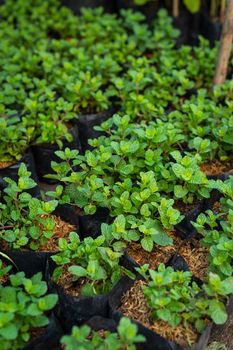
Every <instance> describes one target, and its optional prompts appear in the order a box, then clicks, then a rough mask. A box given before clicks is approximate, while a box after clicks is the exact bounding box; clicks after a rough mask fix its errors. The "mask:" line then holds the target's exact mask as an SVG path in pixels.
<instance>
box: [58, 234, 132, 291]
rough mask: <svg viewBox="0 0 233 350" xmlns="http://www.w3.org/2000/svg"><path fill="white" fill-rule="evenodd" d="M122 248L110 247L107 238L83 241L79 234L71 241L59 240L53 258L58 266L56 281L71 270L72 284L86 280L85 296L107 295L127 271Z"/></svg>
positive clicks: (71, 237)
mask: <svg viewBox="0 0 233 350" xmlns="http://www.w3.org/2000/svg"><path fill="white" fill-rule="evenodd" d="M121 256H122V252H121V245H115V246H113V247H112V248H111V247H109V245H108V243H107V242H106V239H105V237H104V236H102V235H100V236H99V237H97V238H96V239H93V238H91V237H86V238H84V240H83V241H81V240H80V238H79V236H78V234H77V233H76V232H71V233H70V235H69V240H66V239H65V238H60V239H59V252H58V253H57V254H56V255H53V256H52V259H53V260H54V261H55V263H56V264H57V265H58V267H57V268H56V269H55V271H54V274H53V275H54V279H55V280H56V281H57V280H58V279H59V277H60V276H61V274H62V272H64V271H65V269H66V270H68V272H69V273H70V274H71V275H72V276H73V281H74V282H75V281H77V280H78V279H79V278H80V277H83V278H85V279H86V283H84V285H83V287H82V288H81V294H82V295H94V294H101V293H105V292H108V291H109V290H110V289H111V288H112V286H113V285H114V284H115V283H116V282H117V281H118V280H119V279H120V277H121V275H122V273H123V272H126V270H125V269H124V268H123V267H121V265H120V257H121Z"/></svg>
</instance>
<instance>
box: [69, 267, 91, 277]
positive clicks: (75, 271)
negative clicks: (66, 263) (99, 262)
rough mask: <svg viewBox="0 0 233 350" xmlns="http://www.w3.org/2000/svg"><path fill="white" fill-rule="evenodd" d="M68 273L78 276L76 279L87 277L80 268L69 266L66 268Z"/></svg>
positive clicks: (84, 270) (85, 272) (84, 271)
mask: <svg viewBox="0 0 233 350" xmlns="http://www.w3.org/2000/svg"><path fill="white" fill-rule="evenodd" d="M68 271H69V272H70V273H72V275H75V276H78V277H84V276H87V271H86V269H84V268H83V267H81V266H75V265H73V266H70V267H69V268H68Z"/></svg>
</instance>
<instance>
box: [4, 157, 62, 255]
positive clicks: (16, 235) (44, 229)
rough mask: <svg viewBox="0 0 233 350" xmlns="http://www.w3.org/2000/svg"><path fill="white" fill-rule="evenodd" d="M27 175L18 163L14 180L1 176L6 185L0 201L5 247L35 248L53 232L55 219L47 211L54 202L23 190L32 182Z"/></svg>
mask: <svg viewBox="0 0 233 350" xmlns="http://www.w3.org/2000/svg"><path fill="white" fill-rule="evenodd" d="M30 175H31V173H30V172H29V171H27V168H26V166H25V164H24V163H22V164H21V165H20V168H19V171H18V176H19V178H18V181H17V182H16V181H14V180H12V179H10V178H5V181H6V182H7V183H8V186H7V187H6V188H5V189H4V196H3V201H2V203H0V239H1V242H2V244H3V245H4V243H5V244H7V246H8V247H9V248H13V249H19V248H21V247H27V248H30V249H33V250H36V249H38V247H39V246H41V245H43V244H45V243H46V242H47V241H48V240H49V239H50V238H51V237H52V236H53V230H54V227H55V221H54V220H53V218H52V217H50V214H51V213H52V212H53V211H54V209H55V208H56V206H57V204H58V202H57V201H56V200H51V201H48V202H44V201H42V200H40V199H38V198H34V197H32V196H31V195H30V194H29V193H27V192H26V191H27V190H29V189H31V188H33V187H35V186H36V183H35V182H34V181H33V180H32V179H31V178H30Z"/></svg>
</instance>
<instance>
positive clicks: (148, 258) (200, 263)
mask: <svg viewBox="0 0 233 350" xmlns="http://www.w3.org/2000/svg"><path fill="white" fill-rule="evenodd" d="M167 233H168V234H169V236H170V237H172V238H173V245H171V246H166V247H159V246H155V247H154V249H153V250H152V252H146V251H145V250H144V249H143V248H142V247H141V245H140V243H136V242H133V243H130V244H128V246H127V248H126V252H127V254H128V255H130V256H131V257H132V258H133V259H134V260H135V261H136V262H137V263H138V264H139V265H144V264H149V265H150V268H151V269H156V268H157V267H158V265H159V264H160V263H166V262H167V261H168V260H169V259H170V258H171V257H172V256H173V255H175V254H179V255H181V256H182V257H183V258H184V259H185V260H186V262H187V264H188V265H189V268H190V271H191V272H192V273H193V274H194V275H195V276H196V277H198V278H200V279H205V277H206V276H207V271H208V248H206V247H202V246H200V244H199V242H198V241H197V240H195V239H191V240H188V241H184V240H182V239H181V238H179V237H178V236H177V235H176V234H175V232H172V231H170V232H167Z"/></svg>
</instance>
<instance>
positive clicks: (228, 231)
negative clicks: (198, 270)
mask: <svg viewBox="0 0 233 350" xmlns="http://www.w3.org/2000/svg"><path fill="white" fill-rule="evenodd" d="M232 181H233V177H232V176H231V177H230V178H229V179H228V180H226V181H224V182H223V181H221V180H218V181H212V183H211V185H212V187H213V188H215V189H218V190H219V191H220V192H221V193H222V198H221V199H220V210H219V213H215V212H214V211H213V210H207V211H206V212H205V213H201V214H200V215H199V216H198V217H197V219H196V221H195V222H194V223H193V226H194V227H195V228H196V230H197V232H198V233H200V234H201V237H202V238H201V244H202V245H203V246H205V247H208V248H209V270H210V271H212V272H214V273H217V274H218V275H219V276H221V277H222V278H225V277H226V276H227V277H228V276H232V274H233V268H232V259H233V236H232V228H233V201H232V195H233V186H232Z"/></svg>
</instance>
